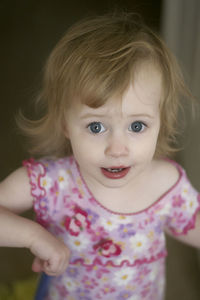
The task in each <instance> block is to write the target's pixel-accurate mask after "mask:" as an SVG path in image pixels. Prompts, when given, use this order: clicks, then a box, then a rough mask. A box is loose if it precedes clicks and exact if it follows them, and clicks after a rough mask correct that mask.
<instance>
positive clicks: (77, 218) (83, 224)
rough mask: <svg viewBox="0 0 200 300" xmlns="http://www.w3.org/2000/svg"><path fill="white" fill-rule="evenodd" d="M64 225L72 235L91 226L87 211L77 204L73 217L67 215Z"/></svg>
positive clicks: (76, 234)
mask: <svg viewBox="0 0 200 300" xmlns="http://www.w3.org/2000/svg"><path fill="white" fill-rule="evenodd" d="M64 225H65V228H66V229H67V231H69V233H70V234H71V235H74V236H78V235H79V234H80V232H81V231H83V230H84V229H86V228H90V221H89V220H88V214H87V212H86V211H84V210H82V209H81V208H80V207H78V206H76V207H75V208H74V215H73V216H72V217H68V216H67V217H66V218H65V223H64Z"/></svg>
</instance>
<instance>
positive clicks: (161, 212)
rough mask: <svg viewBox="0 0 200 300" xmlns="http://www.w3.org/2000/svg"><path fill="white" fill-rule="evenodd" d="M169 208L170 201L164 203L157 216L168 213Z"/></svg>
mask: <svg viewBox="0 0 200 300" xmlns="http://www.w3.org/2000/svg"><path fill="white" fill-rule="evenodd" d="M170 209H171V203H170V202H168V203H166V204H165V205H164V206H163V207H161V209H160V210H159V211H158V214H159V216H165V215H168V214H169V212H170Z"/></svg>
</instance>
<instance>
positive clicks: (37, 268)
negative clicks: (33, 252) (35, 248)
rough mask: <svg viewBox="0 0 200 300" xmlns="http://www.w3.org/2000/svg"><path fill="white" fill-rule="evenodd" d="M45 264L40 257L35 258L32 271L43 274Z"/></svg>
mask: <svg viewBox="0 0 200 300" xmlns="http://www.w3.org/2000/svg"><path fill="white" fill-rule="evenodd" d="M42 265H43V262H42V261H41V260H40V259H39V258H38V257H35V258H34V261H33V263H32V270H33V272H37V273H38V272H42V269H43V266H42Z"/></svg>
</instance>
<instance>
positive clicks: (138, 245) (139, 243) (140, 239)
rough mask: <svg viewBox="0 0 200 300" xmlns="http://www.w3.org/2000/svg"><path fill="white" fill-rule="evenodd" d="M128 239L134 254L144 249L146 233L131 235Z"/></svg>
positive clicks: (146, 241)
mask: <svg viewBox="0 0 200 300" xmlns="http://www.w3.org/2000/svg"><path fill="white" fill-rule="evenodd" d="M129 241H130V244H131V247H132V249H133V250H134V253H136V254H137V253H141V252H142V251H144V250H145V249H146V247H147V245H148V238H147V237H146V235H144V234H140V233H138V234H136V235H134V236H132V237H131V238H130V239H129Z"/></svg>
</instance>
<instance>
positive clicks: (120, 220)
mask: <svg viewBox="0 0 200 300" xmlns="http://www.w3.org/2000/svg"><path fill="white" fill-rule="evenodd" d="M111 221H112V222H113V223H116V224H118V225H121V224H130V223H132V222H133V221H132V219H131V217H129V216H125V215H113V216H112V217H111Z"/></svg>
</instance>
